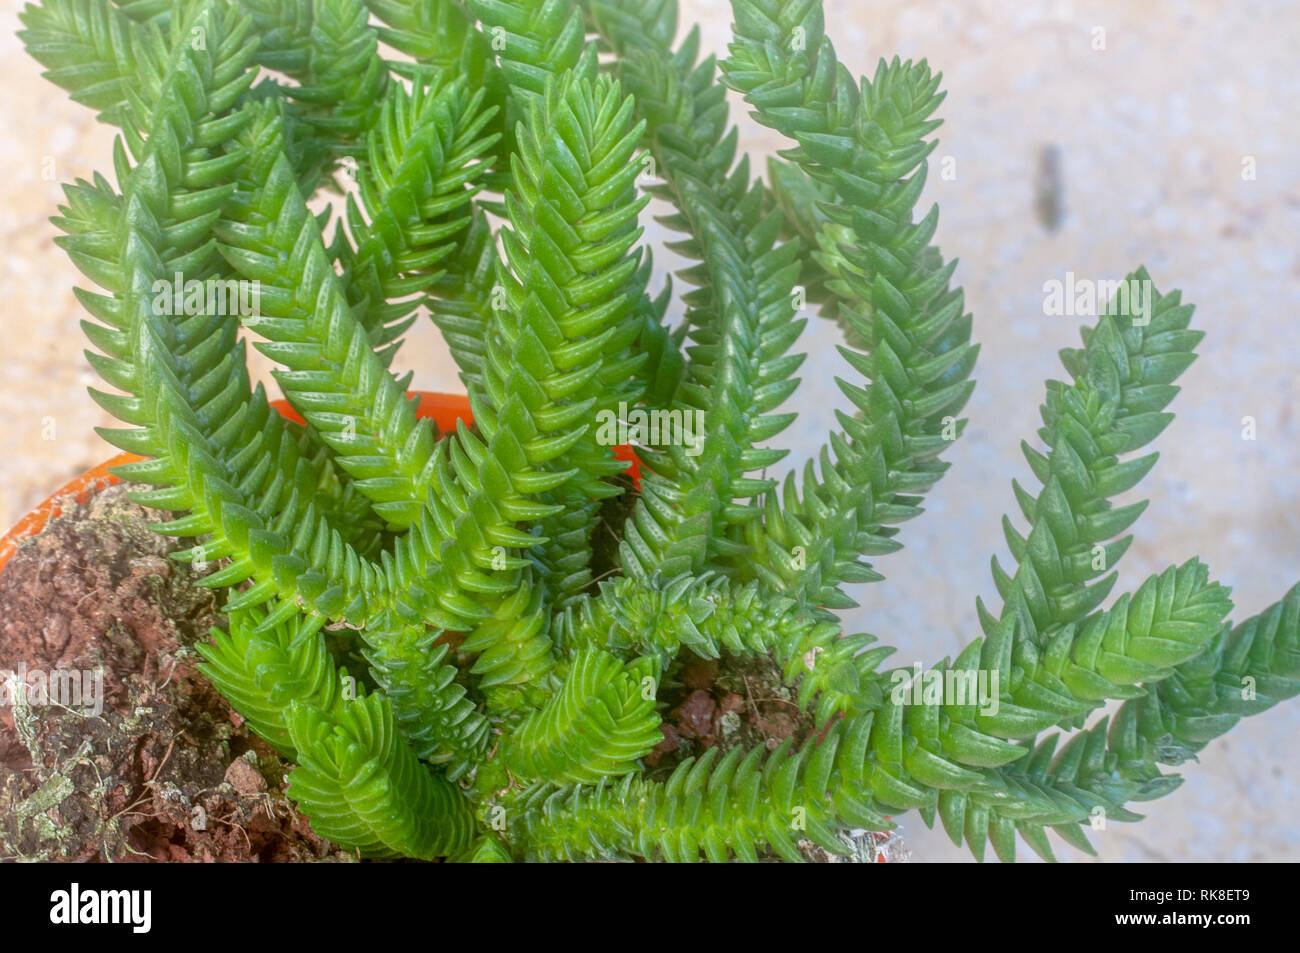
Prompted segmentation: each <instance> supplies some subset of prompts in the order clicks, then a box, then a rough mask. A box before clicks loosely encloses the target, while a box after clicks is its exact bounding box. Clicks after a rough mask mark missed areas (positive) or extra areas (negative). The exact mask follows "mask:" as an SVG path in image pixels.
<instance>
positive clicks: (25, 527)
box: [0, 391, 641, 570]
mask: <svg viewBox="0 0 1300 953" xmlns="http://www.w3.org/2000/svg"><path fill="white" fill-rule="evenodd" d="M408 396H410V397H417V398H419V401H420V406H419V408H418V409H417V410H416V413H418V414H419V415H420V416H421V417H423V418H425V419H426V420H432V421H433V422H434V423H435V424H436V425H437V427H438V429H439V430H440V431H442V432H444V433H445V432H446V431H449V430H453V429H455V427H456V423H457V422H458V421H461V420H463V421H465V423H466V425H471V424H473V423H474V415H473V413H471V412H470V409H469V398H468V397H466V396H465V395H464V394H438V393H434V392H432V391H410V392H409V393H408ZM271 406H272V407H274V408H275V409H276V410H277V411H279V412H280V414H281V415H282V416H284V417H286V418H288V419H289V420H292V421H294V422H295V423H299V424H301V423H304V421H303V419H302V417H300V416H299V415H298V412H297V411H295V410H294V409H293V407H291V406H290V405H289V402H288V401H287V400H274V401H272V402H271ZM614 456H615V457H616V458H617V459H619V460H626V461H627V464H628V467H627V469H628V472H629V473H631V474H632V479H633V480H634V481H635V482H636V484H637V486H640V484H641V469H640V467H639V466H638V464H637V459H636V454H635V453H634V452H633V451H632V448H631V447H630V446H627V445H626V444H624V445H623V446H619V447H615V448H614ZM143 459H144V457H140V456H137V455H136V454H134V453H119V454H118V455H117V456H115V457H113V458H112V459H111V460H106V461H105V462H103V463H101V464H100V465H99V466H97V467H94V468H92V469H90V470H87V471H86V472H85V473H83V474H81V476H79V477H77V478H76V479H75V480H70V481H69V482H68V483H65V484H64V485H63V486H61V487H60V488H59V489H58V490H56V491H55V492H54V493H53V494H51V496H50V497H49V498H48V499H47V500H46V501H45V502H44V503H42V504H40V505H39V506H37V507H36V508H35V509H34V510H32V511H31V512H30V513H28V514H27V515H26V516H24V517H23V518H22V519H20V520H19V521H18V522H17V523H15V524H14V527H13V529H11V530H9V532H7V533H5V535H4V537H3V538H0V570H3V569H4V565H5V563H7V562H8V561H9V557H10V556H12V555H13V554H14V552H15V551H16V550H17V549H18V544H19V543H21V542H22V541H23V540H25V539H28V538H29V537H32V536H35V535H37V534H38V533H40V532H41V530H43V529H45V526H46V524H48V523H49V521H50V520H52V519H54V518H55V517H56V516H58V515H59V514H60V513H61V512H62V511H63V502H64V500H66V499H67V498H68V497H73V498H75V500H76V501H77V502H78V503H86V502H88V501H89V500H90V498H91V497H92V496H93V495H94V494H96V493H98V492H99V491H100V490H102V489H104V488H105V487H109V486H112V485H113V484H114V483H120V482H121V481H120V480H119V479H118V478H117V477H115V476H113V474H112V473H110V472H109V471H110V470H112V469H114V468H115V467H120V466H123V465H125V464H128V463H135V462H136V461H139V460H143Z"/></svg>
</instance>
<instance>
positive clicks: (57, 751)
mask: <svg viewBox="0 0 1300 953" xmlns="http://www.w3.org/2000/svg"><path fill="white" fill-rule="evenodd" d="M162 518H164V516H163V514H159V513H156V512H152V511H149V510H146V509H144V508H143V507H140V506H137V505H135V504H134V503H131V502H130V501H129V500H128V499H127V498H126V488H125V487H123V486H115V487H111V488H109V489H106V490H104V491H102V492H100V493H98V494H96V495H95V496H93V497H92V498H91V500H90V501H89V502H87V503H84V504H78V503H75V501H72V500H69V501H67V502H66V503H65V505H64V509H63V513H62V515H61V516H59V517H58V518H56V519H54V520H52V521H51V522H50V524H49V525H48V526H47V527H46V529H45V531H44V532H42V533H41V534H40V535H38V536H36V537H33V538H32V539H30V540H27V541H26V542H24V543H23V544H22V546H21V547H20V548H19V550H18V551H17V552H16V553H15V554H14V555H13V557H12V558H11V559H10V560H9V562H8V563H7V564H6V565H5V566H4V568H3V570H0V673H4V672H9V673H17V674H18V676H22V677H23V678H24V683H23V684H24V685H25V686H26V690H25V691H18V690H17V685H16V684H15V678H13V677H11V678H10V680H9V685H8V686H7V690H5V691H2V692H0V699H2V700H3V701H5V702H6V704H5V705H4V706H3V707H0V859H6V860H17V859H27V860H64V861H117V862H121V861H308V860H320V859H340V860H347V859H352V858H351V855H349V854H346V853H343V852H341V851H339V850H338V849H337V848H334V847H332V846H331V845H329V844H327V843H326V842H324V841H322V840H321V839H320V838H319V837H317V836H316V835H315V834H313V833H312V831H311V829H310V828H309V826H308V824H307V820H306V818H305V817H303V816H302V814H300V813H299V812H298V811H297V810H295V809H294V807H293V805H292V803H291V802H290V801H289V799H288V798H287V797H286V796H285V794H284V787H285V775H286V772H287V770H288V765H287V764H286V763H285V762H284V761H283V759H281V758H280V757H279V756H278V755H277V754H276V753H275V751H274V750H273V749H272V748H271V747H270V746H269V745H267V744H266V743H265V742H263V741H262V740H261V739H259V738H257V737H256V736H254V735H253V734H252V733H251V732H249V731H248V730H247V729H246V728H245V727H244V725H243V722H242V719H241V718H240V717H239V715H238V714H237V713H235V712H234V711H232V710H231V708H230V706H229V705H228V704H227V703H226V701H225V699H224V698H222V697H221V695H220V694H219V693H218V692H217V691H216V690H215V689H214V688H213V687H212V686H211V685H210V684H209V683H208V681H207V680H206V679H205V678H204V677H203V675H202V674H201V673H200V672H198V671H197V669H196V668H195V663H196V662H197V661H198V656H197V653H196V652H195V651H194V644H195V643H196V641H198V640H200V639H205V638H207V635H208V631H209V629H210V627H211V626H213V625H216V624H218V623H219V621H220V616H219V614H218V613H217V611H216V610H217V602H216V599H215V597H214V595H213V593H211V592H209V591H208V590H206V589H203V588H200V587H199V586H197V585H196V584H195V575H194V573H193V571H192V570H191V569H190V568H189V566H187V565H185V564H183V563H178V562H176V561H174V560H172V559H169V558H168V554H169V553H171V552H173V551H175V549H176V548H177V544H176V542H175V541H174V540H171V539H168V538H166V537H163V536H160V535H158V534H156V533H154V532H152V531H151V530H150V529H149V528H148V524H149V523H150V522H157V521H159V520H160V519H162ZM81 673H85V674H84V675H83V674H81ZM69 676H71V678H72V679H73V680H79V681H80V684H81V686H82V689H83V694H82V696H81V697H79V698H78V697H76V696H74V695H72V694H69V693H68V692H67V691H63V692H61V693H60V692H56V691H53V690H52V689H53V686H54V684H55V682H56V681H58V682H59V683H60V684H63V685H66V684H68V677H69ZM0 677H3V676H0ZM99 678H102V693H97V692H96V690H95V685H96V683H97V680H98V679H99ZM43 684H45V685H48V686H49V688H44V689H43V688H42V685H43ZM95 696H98V697H97V699H96V697H95ZM70 702H72V704H70ZM100 703H102V710H99V711H98V712H96V710H95V709H97V708H100V707H101V704H100Z"/></svg>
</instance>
